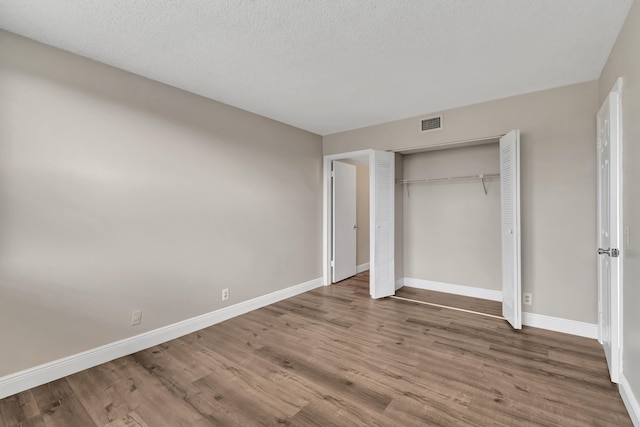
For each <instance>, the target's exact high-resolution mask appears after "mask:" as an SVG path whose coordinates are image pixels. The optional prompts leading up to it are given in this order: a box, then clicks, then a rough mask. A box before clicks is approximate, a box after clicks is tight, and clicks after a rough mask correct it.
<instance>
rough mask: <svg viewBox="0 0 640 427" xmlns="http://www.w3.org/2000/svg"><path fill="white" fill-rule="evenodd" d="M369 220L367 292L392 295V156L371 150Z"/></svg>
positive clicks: (393, 279)
mask: <svg viewBox="0 0 640 427" xmlns="http://www.w3.org/2000/svg"><path fill="white" fill-rule="evenodd" d="M369 171H370V173H369V176H370V180H371V182H370V187H371V188H372V189H373V191H371V194H370V200H369V203H370V205H369V210H370V221H371V227H372V230H371V237H372V241H371V245H370V246H371V253H370V257H371V260H372V261H373V262H371V264H370V271H369V273H370V275H371V276H370V293H371V296H372V297H373V298H383V297H387V296H389V295H393V294H395V263H394V226H395V223H394V211H395V209H394V201H395V196H394V190H395V154H394V153H391V152H387V151H373V153H372V155H371V156H370V160H369Z"/></svg>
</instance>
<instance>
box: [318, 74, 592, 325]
mask: <svg viewBox="0 0 640 427" xmlns="http://www.w3.org/2000/svg"><path fill="white" fill-rule="evenodd" d="M597 105H598V82H597V81H592V82H586V83H581V84H576V85H571V86H566V87H561V88H557V89H551V90H546V91H540V92H535V93H530V94H526V95H520V96H515V97H511V98H505V99H500V100H496V101H491V102H486V103H482V104H476V105H470V106H467V107H461V108H456V109H453V110H448V111H444V112H442V114H443V124H444V129H443V130H441V131H436V132H428V133H420V132H419V131H418V130H419V120H420V118H421V117H415V118H410V119H405V120H399V121H395V122H390V123H385V124H381V125H377V126H371V127H367V128H363V129H357V130H353V131H350V132H343V133H338V134H334V135H328V136H325V137H324V138H323V145H324V150H323V151H324V154H334V153H340V152H348V151H353V150H359V149H364V148H375V149H381V150H386V149H394V150H399V149H407V148H411V147H422V146H433V145H438V144H443V143H450V142H456V141H464V140H470V139H476V138H481V137H488V136H495V135H499V134H504V133H506V132H508V131H509V130H511V129H516V128H518V129H520V130H521V139H522V150H521V151H522V158H521V166H522V170H521V176H522V187H521V190H522V274H523V276H522V277H523V290H524V292H531V293H533V305H532V307H530V308H528V309H527V311H531V312H533V313H538V314H543V315H548V316H554V317H561V318H566V319H572V320H579V321H584V322H590V323H596V322H597V283H596V255H595V251H594V248H595V232H594V230H595V218H596V213H595V212H596V209H595V206H596V192H595V185H596V175H595V166H594V165H595V161H596V157H595V114H596V111H597ZM427 115H431V114H425V116H427ZM405 256H408V254H405ZM417 256H420V254H418V255H417Z"/></svg>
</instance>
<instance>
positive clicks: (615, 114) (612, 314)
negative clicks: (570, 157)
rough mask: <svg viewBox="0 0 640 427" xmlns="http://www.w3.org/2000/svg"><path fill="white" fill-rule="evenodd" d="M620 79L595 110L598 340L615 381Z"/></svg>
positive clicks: (617, 363) (618, 312) (617, 358)
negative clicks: (596, 113)
mask: <svg viewBox="0 0 640 427" xmlns="http://www.w3.org/2000/svg"><path fill="white" fill-rule="evenodd" d="M620 86H621V84H620V82H618V84H617V85H616V87H614V89H613V91H612V92H611V93H610V94H609V96H607V99H606V100H605V102H604V104H603V105H602V107H601V108H600V111H598V117H597V134H598V151H597V156H598V254H599V255H600V256H599V257H598V294H599V300H598V314H599V322H598V323H599V325H600V333H599V335H600V342H602V345H603V347H604V353H605V356H606V359H607V365H609V374H610V375H611V381H613V382H615V383H617V382H618V380H619V373H620V368H621V360H620V355H621V352H622V351H621V350H622V349H621V344H622V343H621V341H622V340H621V337H620V330H621V326H620V322H621V312H622V306H621V304H620V289H621V286H622V283H621V275H620V258H619V250H618V248H619V247H620V240H621V239H620V234H621V233H620V117H621V115H620V102H619V97H620V92H619V91H620Z"/></svg>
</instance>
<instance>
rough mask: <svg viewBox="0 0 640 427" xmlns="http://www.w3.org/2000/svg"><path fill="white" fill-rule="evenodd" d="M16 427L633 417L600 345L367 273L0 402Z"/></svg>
mask: <svg viewBox="0 0 640 427" xmlns="http://www.w3.org/2000/svg"><path fill="white" fill-rule="evenodd" d="M0 425H1V426H3V427H14V426H23V427H26V426H45V427H54V426H64V427H74V426H81V427H87V426H108V427H125V426H126V427H133V426H149V427H155V426H261V425H266V426H269V425H290V426H344V425H362V426H365V425H366V426H466V425H469V426H490V425H491V426H563V427H571V426H631V425H632V424H631V420H630V419H629V416H628V414H627V413H626V410H625V408H624V406H623V403H622V400H621V398H620V396H619V394H618V390H617V387H616V386H615V385H614V384H612V383H611V382H610V381H609V380H608V376H607V367H606V363H605V360H604V354H603V351H602V348H601V346H600V345H599V344H598V343H597V342H596V341H594V340H590V339H585V338H579V337H574V336H570V335H565V334H560V333H554V332H549V331H544V330H541V329H534V328H525V329H524V330H523V331H522V332H514V331H512V330H511V329H510V327H509V326H508V325H507V324H506V322H504V321H502V320H497V319H491V318H486V317H482V316H478V315H473V314H467V313H461V312H456V311H452V310H447V309H440V308H437V307H432V306H427V305H422V304H417V303H410V302H405V301H401V300H395V299H384V300H377V301H374V300H371V299H370V298H369V292H368V277H367V275H366V273H364V274H360V275H358V276H357V277H355V278H352V279H349V280H346V281H344V282H341V283H340V284H337V285H334V286H330V287H325V288H319V289H316V290H314V291H311V292H307V293H305V294H302V295H299V296H296V297H294V298H290V299H288V300H286V301H281V302H279V303H277V304H273V305H271V306H268V307H265V308H262V309H259V310H256V311H253V312H251V313H248V314H245V315H243V316H240V317H237V318H234V319H231V320H228V321H226V322H223V323H220V324H218V325H215V326H212V327H210V328H207V329H204V330H201V331H198V332H196V333H193V334H191V335H187V336H185V337H182V338H179V339H176V340H173V341H170V342H167V343H165V344H162V345H159V346H156V347H153V348H150V349H147V350H144V351H141V352H138V353H135V354H133V355H130V356H127V357H123V358H120V359H117V360H114V361H112V362H109V363H105V364H103V365H100V366H97V367H95V368H92V369H89V370H86V371H83V372H80V373H78V374H74V375H70V376H68V377H65V378H63V379H60V380H58V381H54V382H52V383H49V384H46V385H43V386H40V387H36V388H34V389H31V390H28V391H25V392H22V393H19V394H17V395H14V396H11V397H8V398H6V399H3V400H0Z"/></svg>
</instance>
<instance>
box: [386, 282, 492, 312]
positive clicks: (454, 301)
mask: <svg viewBox="0 0 640 427" xmlns="http://www.w3.org/2000/svg"><path fill="white" fill-rule="evenodd" d="M396 296H399V297H402V298H408V299H413V300H416V301H424V302H429V303H433V304H439V305H445V306H449V307H456V308H461V309H464V310H469V311H476V312H478V313H484V314H490V315H492V316H500V317H501V316H502V303H501V302H499V301H490V300H486V299H480V298H472V297H465V296H460V295H451V294H447V293H444V292H436V291H428V290H425V289H416V288H406V287H405V288H400V289H398V291H397V292H396Z"/></svg>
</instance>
